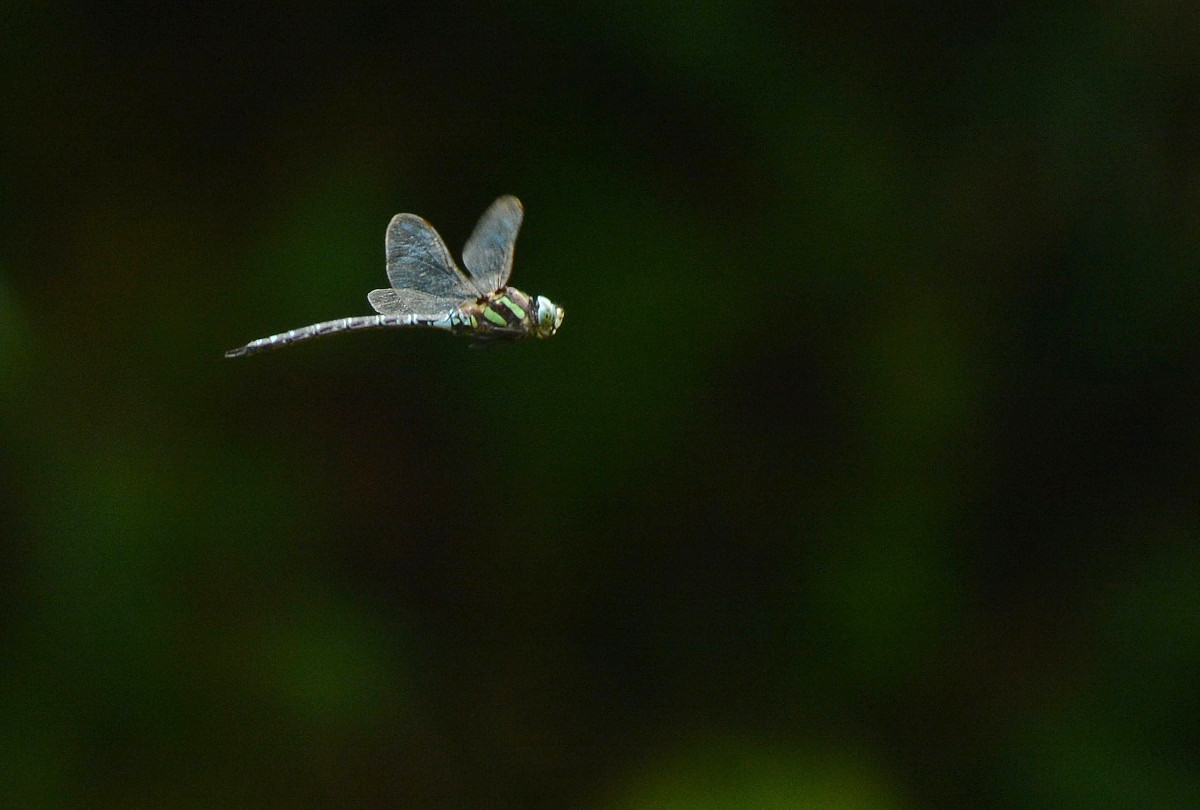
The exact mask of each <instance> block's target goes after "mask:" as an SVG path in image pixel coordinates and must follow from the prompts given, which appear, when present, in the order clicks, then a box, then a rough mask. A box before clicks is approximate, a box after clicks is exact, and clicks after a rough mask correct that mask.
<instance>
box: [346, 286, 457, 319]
mask: <svg viewBox="0 0 1200 810" xmlns="http://www.w3.org/2000/svg"><path fill="white" fill-rule="evenodd" d="M367 300H368V301H369V302H370V303H371V307H372V308H373V309H374V310H375V311H376V312H378V313H379V314H380V315H420V316H421V317H423V318H436V317H440V316H442V315H444V314H445V313H447V312H449V311H450V310H452V309H454V308H455V307H457V306H458V305H459V304H461V303H462V298H438V297H437V296H433V295H426V294H425V293H423V292H419V291H417V290H371V292H369V293H368V294H367Z"/></svg>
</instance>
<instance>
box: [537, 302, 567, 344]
mask: <svg viewBox="0 0 1200 810" xmlns="http://www.w3.org/2000/svg"><path fill="white" fill-rule="evenodd" d="M565 314H566V313H565V312H563V308H562V307H560V306H559V305H558V304H556V303H554V302H553V301H551V300H550V299H549V298H547V297H546V296H544V295H539V296H538V297H537V307H536V309H535V311H534V318H533V319H534V321H535V325H534V327H533V334H534V335H535V336H537V337H540V338H548V337H550V336H551V335H553V334H554V333H555V332H557V331H558V327H560V326H562V322H563V316H564V315H565Z"/></svg>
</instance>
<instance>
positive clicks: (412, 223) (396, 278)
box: [386, 214, 483, 302]
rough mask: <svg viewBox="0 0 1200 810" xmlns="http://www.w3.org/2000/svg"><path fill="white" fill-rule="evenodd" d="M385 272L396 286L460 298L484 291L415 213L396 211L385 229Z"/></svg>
mask: <svg viewBox="0 0 1200 810" xmlns="http://www.w3.org/2000/svg"><path fill="white" fill-rule="evenodd" d="M386 249H387V275H388V281H389V282H391V285H392V287H393V288H395V289H396V290H414V291H416V292H418V293H422V294H424V295H426V296H429V297H431V298H439V299H450V300H453V301H455V302H462V301H464V300H466V299H468V298H478V297H479V296H480V295H482V294H483V291H482V290H480V289H479V288H478V286H477V285H476V284H475V283H474V282H473V281H472V280H471V279H470V278H468V277H467V276H465V275H464V274H463V272H462V271H461V270H459V269H458V267H457V265H455V264H454V259H452V258H450V251H448V250H446V244H445V243H444V242H442V237H440V236H438V233H437V231H435V230H434V229H433V226H432V225H430V224H429V223H428V222H426V221H425V220H423V219H421V218H420V217H418V216H416V215H415V214H396V216H394V217H392V221H391V222H390V223H388V229H387V242H386Z"/></svg>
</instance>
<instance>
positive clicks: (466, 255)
mask: <svg viewBox="0 0 1200 810" xmlns="http://www.w3.org/2000/svg"><path fill="white" fill-rule="evenodd" d="M524 217H525V209H524V208H522V207H521V201H520V200H518V199H517V198H516V197H513V196H511V195H509V196H504V197H501V198H500V199H498V200H496V201H495V202H494V203H492V205H491V207H490V208H488V210H487V211H485V212H484V213H483V216H482V217H480V218H479V224H477V225H476V226H475V230H474V232H473V233H472V234H471V238H470V239H468V240H467V246H466V247H465V248H463V264H465V265H466V266H467V270H468V271H469V272H470V273H471V277H472V278H473V279H475V283H476V284H477V285H478V286H479V287H481V288H482V289H483V290H484V291H486V292H493V291H495V290H498V289H500V288H501V287H503V286H504V285H505V284H507V283H508V277H509V275H511V274H512V264H513V247H514V246H515V245H516V242H517V231H519V230H520V229H521V220H522V219H524Z"/></svg>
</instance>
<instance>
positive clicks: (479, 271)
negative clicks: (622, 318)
mask: <svg viewBox="0 0 1200 810" xmlns="http://www.w3.org/2000/svg"><path fill="white" fill-rule="evenodd" d="M524 216H525V209H524V208H523V207H522V206H521V201H520V200H518V199H517V198H516V197H513V196H511V195H506V196H503V197H500V198H499V199H497V200H496V201H495V202H494V203H492V204H491V206H489V207H488V209H487V211H485V212H484V213H483V216H482V217H480V218H479V223H478V224H477V225H476V226H475V230H474V231H473V232H472V233H471V238H470V239H468V240H467V244H466V246H465V247H464V248H463V264H464V265H466V267H467V272H465V273H464V272H463V271H462V270H460V269H459V267H458V265H457V264H455V263H454V259H453V258H452V257H451V256H450V251H448V250H447V249H446V243H445V242H443V241H442V237H441V236H439V235H438V232H437V231H436V230H434V228H433V226H432V225H430V224H429V223H428V222H426V221H425V220H424V219H422V218H421V217H419V216H417V215H415V214H396V216H394V217H392V221H391V222H390V223H388V227H387V236H386V237H385V240H384V248H385V251H386V254H387V277H388V282H389V283H390V284H391V287H390V288H388V289H385V290H372V291H371V292H370V293H369V294H368V295H367V301H368V302H369V303H370V304H371V307H372V308H373V309H374V310H375V312H376V313H377V314H375V315H359V316H351V317H348V318H339V319H337V320H335V321H323V322H321V323H314V324H311V325H309V326H303V327H300V328H299V329H292V330H290V331H288V332H280V333H279V334H277V335H271V336H270V337H265V338H259V339H258V340H254V341H251V342H250V343H247V344H246V345H245V346H242V347H241V348H237V349H230V350H229V351H227V352H225V356H226V357H244V356H245V355H248V354H256V353H258V352H262V351H266V350H268V349H276V348H279V347H280V346H287V345H289V344H291V343H296V342H297V341H301V340H308V339H309V338H316V337H324V336H326V335H334V334H337V333H339V332H354V331H357V330H360V329H383V328H389V327H425V328H429V329H442V330H444V331H447V332H450V333H451V334H455V335H465V336H466V337H469V338H471V339H473V340H474V341H475V345H487V344H494V343H506V342H512V341H516V340H521V339H522V338H527V337H536V338H548V337H550V336H552V335H553V334H554V333H555V332H557V331H558V328H559V327H560V326H562V322H563V315H564V313H563V308H562V307H560V306H558V305H557V304H555V303H554V302H553V301H551V300H550V299H549V298H546V297H545V296H544V295H539V296H537V297H536V298H535V297H534V296H531V295H529V294H528V293H524V292H522V291H521V290H518V289H517V288H516V287H509V286H508V278H509V276H510V275H511V274H512V264H513V250H514V247H515V245H516V241H517V231H518V230H520V228H521V221H522V219H524Z"/></svg>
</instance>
